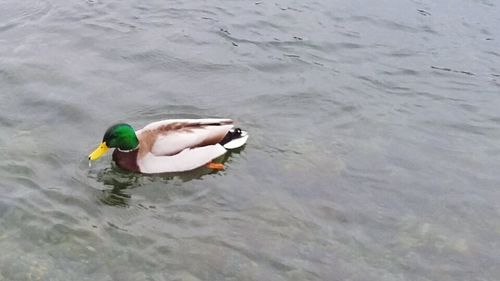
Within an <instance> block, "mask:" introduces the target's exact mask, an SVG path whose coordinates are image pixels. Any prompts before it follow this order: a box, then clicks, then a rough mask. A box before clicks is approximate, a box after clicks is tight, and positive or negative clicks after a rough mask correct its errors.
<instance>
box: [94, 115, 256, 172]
mask: <svg viewBox="0 0 500 281" xmlns="http://www.w3.org/2000/svg"><path fill="white" fill-rule="evenodd" d="M233 126H234V125H233V120H231V119H171V120H163V121H158V122H154V123H151V124H149V125H147V126H145V127H144V128H142V129H140V130H138V131H134V129H133V128H132V126H130V125H129V124H123V123H121V124H116V125H113V126H111V127H109V129H108V130H107V131H106V133H105V134H104V137H103V139H102V142H101V144H100V145H99V147H97V149H95V150H94V151H93V152H92V153H90V154H89V160H97V159H99V158H100V157H101V156H103V155H104V154H105V153H106V151H108V149H109V148H115V150H114V152H113V161H115V163H116V164H117V165H118V166H119V167H121V168H122V169H125V170H128V171H132V172H140V173H145V174H156V173H167V172H183V171H189V170H193V169H196V168H198V167H202V166H204V165H205V166H206V167H208V168H210V169H215V170H220V169H223V168H224V165H223V164H221V163H214V162H212V160H214V159H215V158H217V157H219V156H221V155H223V154H225V153H226V152H227V150H228V149H235V148H238V147H241V146H243V145H244V144H245V143H246V141H247V139H248V133H247V132H245V131H243V130H241V129H234V128H233Z"/></svg>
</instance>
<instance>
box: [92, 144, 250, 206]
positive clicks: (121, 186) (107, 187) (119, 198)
mask: <svg viewBox="0 0 500 281" xmlns="http://www.w3.org/2000/svg"><path fill="white" fill-rule="evenodd" d="M244 148H245V146H243V147H241V148H238V149H234V150H231V151H229V152H227V153H226V154H224V155H223V156H221V157H220V158H218V159H215V161H216V162H217V163H225V162H226V161H227V160H228V159H229V158H230V157H231V155H233V154H236V155H237V154H239V153H240V152H241V151H242V150H243V149H244ZM94 173H95V174H94ZM217 173H221V172H220V171H215V170H211V169H207V168H204V167H201V168H198V169H195V170H192V171H187V172H182V173H165V174H159V175H141V174H137V173H131V172H128V171H124V170H122V169H120V168H119V167H117V166H116V165H114V163H113V164H112V166H111V167H108V168H104V169H101V170H97V171H92V170H90V171H89V177H90V178H95V180H97V181H98V182H100V183H101V184H102V185H103V186H104V190H102V193H101V194H100V195H99V196H98V198H99V200H100V201H101V202H102V203H104V204H106V205H110V206H118V207H127V206H128V205H129V201H130V199H131V198H132V195H131V194H130V192H131V191H132V190H131V189H134V188H139V187H141V186H144V185H147V184H150V183H152V182H156V183H163V184H165V185H168V182H169V181H172V180H175V181H181V182H188V181H191V180H195V179H202V177H203V176H204V175H209V174H217Z"/></svg>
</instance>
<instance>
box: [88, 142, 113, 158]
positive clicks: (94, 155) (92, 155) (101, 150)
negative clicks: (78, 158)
mask: <svg viewBox="0 0 500 281" xmlns="http://www.w3.org/2000/svg"><path fill="white" fill-rule="evenodd" d="M108 149H109V147H108V146H107V145H106V143H105V142H102V143H101V144H100V145H99V147H98V148H96V149H95V150H94V151H93V152H92V153H90V154H89V160H97V159H99V158H101V157H102V156H103V155H104V153H106V151H108Z"/></svg>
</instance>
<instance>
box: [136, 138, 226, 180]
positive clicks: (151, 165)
mask: <svg viewBox="0 0 500 281" xmlns="http://www.w3.org/2000/svg"><path fill="white" fill-rule="evenodd" d="M226 151H227V150H226V149H225V148H224V147H223V146H222V145H220V144H214V145H208V146H203V147H197V148H193V149H189V148H188V149H185V150H183V151H181V152H180V153H178V154H175V155H172V156H155V155H153V154H152V153H148V154H147V155H146V156H144V157H143V158H141V159H138V161H137V162H138V165H139V169H140V170H141V172H142V173H145V174H157V173H169V172H184V171H189V170H193V169H196V168H198V167H201V166H203V165H205V164H207V163H208V162H210V161H212V160H213V159H215V158H217V157H219V156H221V155H223V154H224V153H226Z"/></svg>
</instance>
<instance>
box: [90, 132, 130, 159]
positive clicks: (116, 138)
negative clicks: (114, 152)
mask: <svg viewBox="0 0 500 281" xmlns="http://www.w3.org/2000/svg"><path fill="white" fill-rule="evenodd" d="M138 146H139V140H138V139H137V136H136V135H135V131H134V129H133V128H132V126H130V125H129V124H116V125H113V126H111V127H109V129H108V130H107V131H106V133H105V134H104V137H103V138H102V143H101V144H100V145H99V147H98V148H96V150H94V151H93V152H92V153H90V154H89V160H97V159H99V158H101V156H103V155H104V153H106V151H108V149H110V148H118V149H120V150H125V151H126V150H134V149H136V148H137V147H138Z"/></svg>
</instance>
